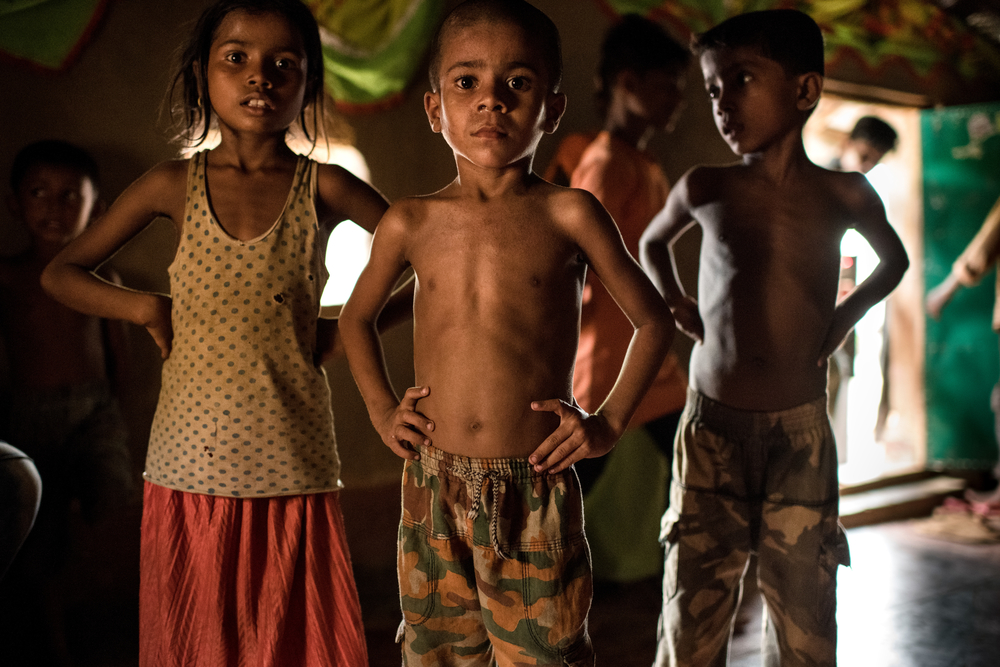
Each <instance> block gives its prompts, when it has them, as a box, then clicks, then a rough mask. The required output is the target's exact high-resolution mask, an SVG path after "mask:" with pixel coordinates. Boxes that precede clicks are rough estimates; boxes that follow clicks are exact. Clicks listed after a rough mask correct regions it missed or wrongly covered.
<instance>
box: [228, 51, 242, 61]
mask: <svg viewBox="0 0 1000 667" xmlns="http://www.w3.org/2000/svg"><path fill="white" fill-rule="evenodd" d="M226 61H227V62H231V63H240V62H243V54H242V53H238V52H233V53H227V54H226Z"/></svg>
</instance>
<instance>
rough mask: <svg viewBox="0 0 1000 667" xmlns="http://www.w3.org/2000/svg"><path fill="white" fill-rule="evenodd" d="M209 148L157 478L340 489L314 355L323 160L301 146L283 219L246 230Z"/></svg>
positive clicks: (183, 277)
mask: <svg viewBox="0 0 1000 667" xmlns="http://www.w3.org/2000/svg"><path fill="white" fill-rule="evenodd" d="M206 161H207V152H201V153H198V154H196V155H195V156H194V157H192V158H191V160H190V166H189V169H188V182H187V183H188V196H187V205H186V210H185V219H184V223H183V228H182V231H181V238H180V243H179V245H178V248H177V254H176V256H175V257H174V260H173V262H172V263H171V265H170V267H169V274H170V294H171V297H172V299H173V306H172V312H171V321H172V323H173V329H174V341H173V348H172V350H171V352H170V357H169V358H168V359H167V360H166V361H165V362H164V364H163V379H162V384H161V389H160V398H159V402H158V404H157V407H156V414H155V415H154V417H153V425H152V432H151V434H150V440H149V450H148V452H147V455H146V470H145V473H144V477H145V479H146V480H147V481H149V482H152V483H154V484H159V485H161V486H165V487H168V488H171V489H175V490H178V491H188V492H192V493H204V494H210V495H220V496H238V497H250V498H259V497H267V496H282V495H289V494H301V493H317V492H321V491H332V490H335V489H337V488H339V487H340V459H339V458H338V456H337V445H336V441H335V439H334V435H333V412H332V410H331V408H330V389H329V387H328V385H327V382H326V373H325V371H324V370H323V368H322V367H317V366H315V365H314V363H313V352H314V349H315V341H316V319H317V317H318V316H319V309H320V303H319V299H320V294H321V293H322V292H323V286H324V284H325V283H326V279H327V277H328V275H327V271H326V266H325V263H324V259H325V255H326V248H325V241H324V240H323V235H321V234H319V229H318V226H317V221H316V209H315V201H314V198H315V192H316V163H315V162H313V161H311V160H308V159H306V158H299V162H298V165H297V167H296V170H295V179H294V181H293V183H292V189H291V191H290V192H289V194H288V200H287V201H286V202H285V208H284V210H283V211H282V214H281V216H280V217H279V218H278V220H277V221H276V222H275V223H274V226H273V227H272V228H271V229H270V230H269V231H267V232H266V233H265V234H264V235H263V236H261V237H259V238H256V239H252V240H249V241H240V240H238V239H235V238H233V237H231V236H230V235H229V234H227V233H226V232H225V230H223V228H222V227H221V226H220V225H219V223H218V222H217V221H216V219H215V217H214V214H213V213H212V210H211V206H210V205H209V199H208V195H207V192H206V181H205V165H206Z"/></svg>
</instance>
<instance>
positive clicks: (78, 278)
mask: <svg viewBox="0 0 1000 667" xmlns="http://www.w3.org/2000/svg"><path fill="white" fill-rule="evenodd" d="M186 181H187V163H186V161H174V162H165V163H162V164H160V165H158V166H156V167H154V168H153V169H151V170H150V171H149V172H147V173H146V174H145V175H143V176H142V177H141V178H139V180H137V181H136V182H135V183H133V184H132V185H130V186H129V187H128V188H127V189H126V190H125V192H123V193H122V194H121V196H120V197H119V198H118V199H117V200H116V201H115V203H114V204H113V205H112V206H111V208H110V209H108V212H107V213H105V214H104V215H103V216H101V217H100V218H98V219H97V220H96V221H94V222H93V223H92V224H91V225H90V227H88V228H87V229H86V230H85V231H84V232H83V233H82V234H81V235H80V236H79V237H77V238H76V239H75V240H74V241H73V242H72V243H70V244H69V245H68V246H66V247H65V248H64V249H63V250H62V251H61V252H60V253H59V254H58V255H56V257H55V258H54V259H53V260H52V262H50V263H49V265H48V267H46V269H45V271H43V272H42V287H43V288H44V289H45V291H46V292H48V293H49V295H50V296H52V298H54V299H55V300H57V301H59V302H61V303H63V304H65V305H67V306H69V307H70V308H73V309H75V310H78V311H80V312H82V313H87V314H88V315H95V316H97V317H104V318H107V319H112V320H125V321H127V322H131V323H133V324H135V325H138V326H142V327H145V328H146V329H147V331H149V333H150V335H152V336H153V339H154V340H155V341H156V344H157V346H159V348H160V352H161V354H162V356H163V357H164V358H166V357H167V355H168V354H169V353H170V345H171V341H172V339H173V332H172V330H171V328H170V298H169V297H167V296H165V295H161V294H153V293H151V292H142V291H138V290H133V289H129V288H127V287H124V286H121V285H115V284H114V283H111V282H108V281H105V280H102V279H101V278H99V277H98V276H97V275H96V274H95V273H94V271H95V269H97V267H99V266H100V265H101V264H102V263H103V262H105V261H106V260H107V259H108V258H110V257H111V256H112V255H114V254H115V253H116V252H118V250H120V249H121V248H122V247H123V246H124V245H125V244H126V243H128V241H130V240H131V239H132V238H134V237H135V236H136V235H137V234H138V233H139V232H141V231H142V230H143V229H145V228H146V226H147V225H149V223H151V222H152V221H153V220H154V219H156V218H158V217H163V216H165V217H168V218H170V219H171V220H173V221H174V222H175V224H177V222H178V221H179V220H181V219H182V216H183V214H184V203H185V194H186V193H185V183H186Z"/></svg>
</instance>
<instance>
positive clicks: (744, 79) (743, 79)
mask: <svg viewBox="0 0 1000 667" xmlns="http://www.w3.org/2000/svg"><path fill="white" fill-rule="evenodd" d="M738 78H739V81H740V83H750V82H751V81H753V74H751V73H750V72H740V75H739V77H738Z"/></svg>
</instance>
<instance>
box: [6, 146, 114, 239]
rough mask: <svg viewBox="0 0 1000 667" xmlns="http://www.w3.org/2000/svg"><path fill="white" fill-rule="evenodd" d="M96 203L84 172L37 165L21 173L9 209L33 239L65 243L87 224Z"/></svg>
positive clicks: (95, 197)
mask: <svg viewBox="0 0 1000 667" xmlns="http://www.w3.org/2000/svg"><path fill="white" fill-rule="evenodd" d="M96 203H97V190H96V189H95V188H94V184H93V182H92V181H91V180H90V178H88V177H87V176H86V175H84V174H82V173H81V172H79V171H78V170H76V169H73V168H72V167H65V166H61V165H50V164H37V165H35V166H33V167H31V168H30V169H29V170H28V172H27V173H26V174H25V176H24V179H23V180H22V181H21V184H20V186H19V187H18V189H17V192H15V193H14V196H13V197H12V198H11V201H10V208H11V213H12V214H13V215H14V216H15V217H17V218H20V219H21V220H22V221H23V222H24V224H25V226H27V228H28V232H29V233H30V234H31V236H32V238H34V239H35V240H36V241H42V242H46V243H51V244H55V245H65V244H67V243H69V242H70V241H72V240H73V239H75V238H76V237H77V236H79V235H80V233H81V232H83V230H84V229H85V228H86V227H87V223H89V222H90V219H91V217H92V215H93V213H94V212H95V205H96Z"/></svg>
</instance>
